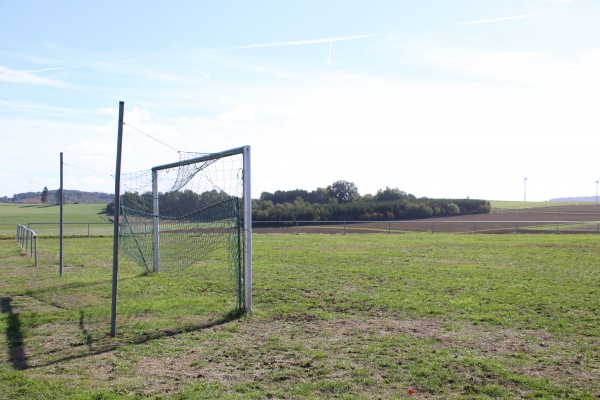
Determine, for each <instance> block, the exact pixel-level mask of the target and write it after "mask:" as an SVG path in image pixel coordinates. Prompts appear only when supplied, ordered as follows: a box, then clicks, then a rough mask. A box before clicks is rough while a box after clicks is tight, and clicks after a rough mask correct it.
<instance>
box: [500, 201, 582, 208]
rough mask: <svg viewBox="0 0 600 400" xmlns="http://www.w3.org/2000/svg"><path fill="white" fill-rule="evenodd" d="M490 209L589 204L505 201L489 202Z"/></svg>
mask: <svg viewBox="0 0 600 400" xmlns="http://www.w3.org/2000/svg"><path fill="white" fill-rule="evenodd" d="M490 204H491V205H492V208H531V207H552V206H565V205H573V204H589V203H586V202H560V201H507V200H490Z"/></svg>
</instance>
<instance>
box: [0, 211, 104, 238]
mask: <svg viewBox="0 0 600 400" xmlns="http://www.w3.org/2000/svg"><path fill="white" fill-rule="evenodd" d="M105 208H106V205H103V204H65V206H64V209H63V218H64V222H65V224H66V226H65V228H64V229H65V234H71V235H86V234H87V228H88V225H87V224H93V225H90V226H91V229H93V231H92V233H93V234H95V235H106V234H112V232H113V231H112V229H113V228H112V227H111V226H109V225H108V224H107V223H108V222H109V220H108V218H107V217H106V215H104V212H103V211H104V209H105ZM59 222H60V207H59V206H54V205H52V206H47V205H36V204H7V203H0V236H11V237H14V235H15V232H16V227H17V225H18V224H22V225H25V226H27V225H28V224H33V225H32V226H31V227H30V228H31V229H33V230H35V231H36V233H37V234H38V235H58V232H59V225H58V224H59ZM100 224H102V225H100Z"/></svg>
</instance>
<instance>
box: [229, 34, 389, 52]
mask: <svg viewBox="0 0 600 400" xmlns="http://www.w3.org/2000/svg"><path fill="white" fill-rule="evenodd" d="M384 35H386V34H385V33H372V34H367V35H353V36H338V37H332V38H321V39H305V40H289V41H285V42H271V43H260V44H249V45H246V46H237V47H228V48H225V49H222V50H241V49H257V48H260V47H275V46H298V45H303V44H316V43H333V42H340V41H342V40H357V39H368V38H373V37H378V36H384Z"/></svg>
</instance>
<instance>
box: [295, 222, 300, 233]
mask: <svg viewBox="0 0 600 400" xmlns="http://www.w3.org/2000/svg"><path fill="white" fill-rule="evenodd" d="M299 234H300V224H299V222H298V221H296V236H298V235H299Z"/></svg>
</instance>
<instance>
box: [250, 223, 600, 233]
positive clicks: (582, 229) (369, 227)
mask: <svg viewBox="0 0 600 400" xmlns="http://www.w3.org/2000/svg"><path fill="white" fill-rule="evenodd" d="M253 232H254V233H287V234H296V235H299V234H302V233H328V234H342V235H346V234H367V233H386V234H401V233H408V232H424V233H462V234H515V233H531V234H596V235H600V221H458V220H452V221H448V220H431V219H429V220H409V221H364V222H363V221H335V222H333V221H275V222H273V221H254V222H253Z"/></svg>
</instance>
